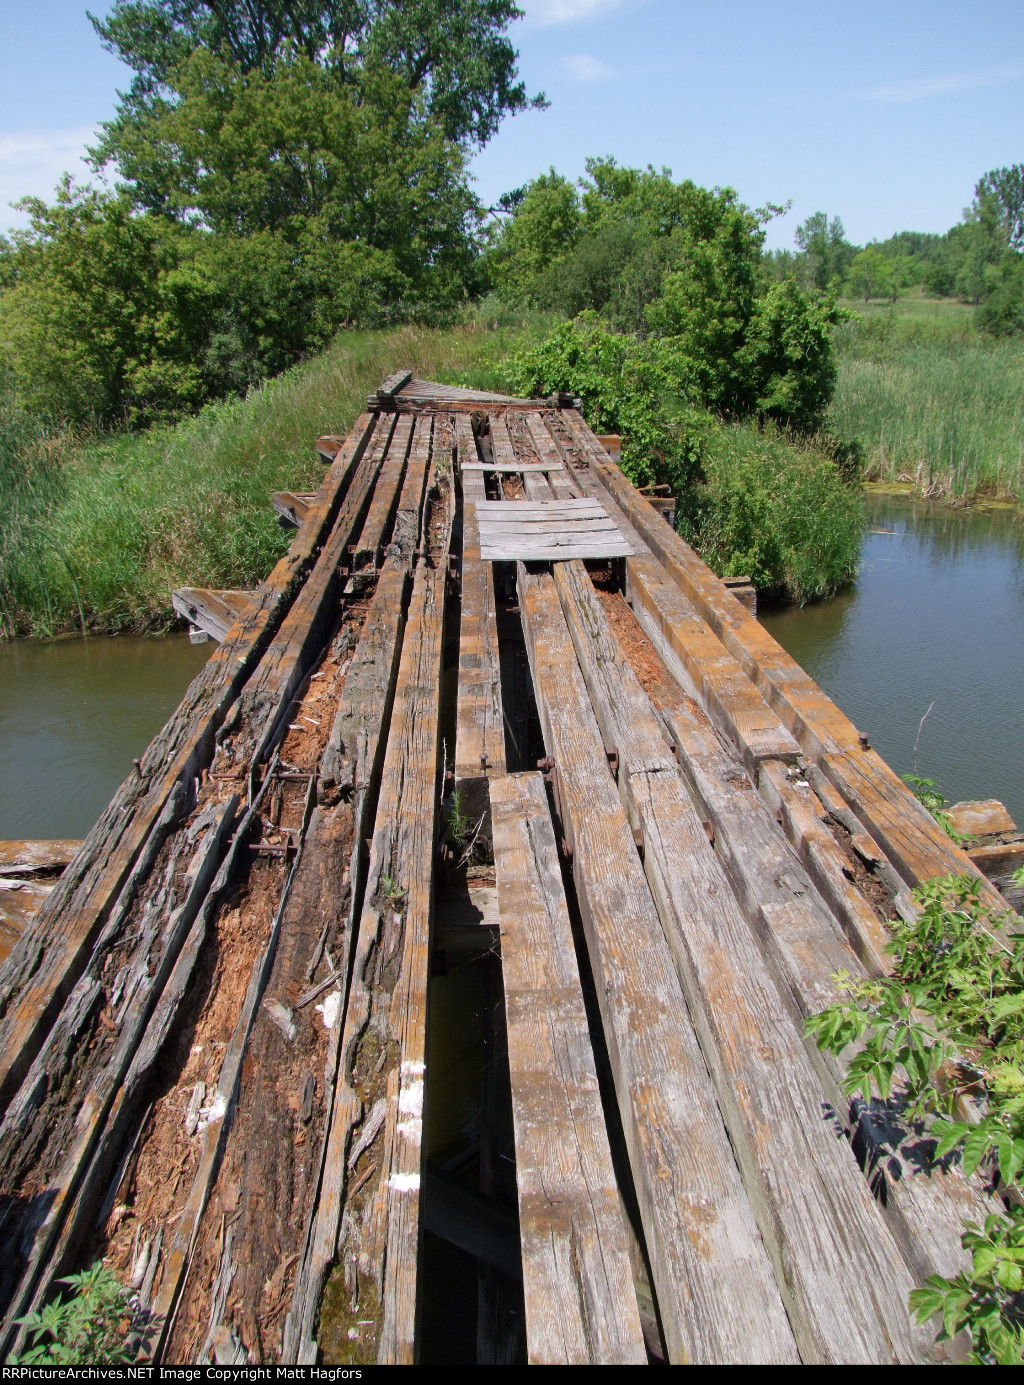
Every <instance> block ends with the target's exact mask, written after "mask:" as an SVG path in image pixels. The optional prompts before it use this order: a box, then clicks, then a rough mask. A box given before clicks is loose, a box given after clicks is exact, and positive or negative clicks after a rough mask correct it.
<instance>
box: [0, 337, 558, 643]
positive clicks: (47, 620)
mask: <svg viewBox="0 0 1024 1385" xmlns="http://www.w3.org/2000/svg"><path fill="white" fill-rule="evenodd" d="M545 326H546V319H543V318H536V319H531V318H525V319H520V318H517V319H516V320H515V321H514V323H511V324H509V323H506V325H499V324H495V323H493V322H484V321H482V320H480V319H474V320H472V321H470V322H468V323H467V324H466V325H464V326H460V327H455V328H449V329H445V330H443V331H442V330H436V329H430V328H422V327H403V328H400V329H396V330H394V331H389V332H343V333H340V334H339V335H338V337H337V338H336V339H335V341H334V342H333V344H332V345H331V347H330V348H329V349H328V350H327V351H325V352H324V353H323V354H322V355H320V356H317V357H315V358H314V359H313V360H310V361H308V362H306V363H304V364H302V365H300V366H297V367H295V368H294V369H292V370H289V371H287V372H286V373H285V374H283V375H281V376H279V377H278V378H276V379H274V380H271V381H269V382H268V383H267V384H265V385H264V386H262V387H261V388H259V389H257V390H253V391H251V392H250V394H249V395H248V397H247V398H245V399H230V400H226V401H224V402H222V403H218V404H213V405H210V406H208V407H207V408H205V409H203V410H202V412H201V413H199V414H198V415H197V416H196V417H195V418H192V419H187V420H185V422H183V423H180V424H178V425H177V426H175V427H167V428H154V429H152V430H150V431H148V432H144V433H127V432H126V433H121V434H108V435H106V436H103V437H100V438H93V439H89V438H84V439H83V438H75V437H73V436H71V435H69V434H61V435H57V436H51V437H44V436H39V435H37V436H36V437H34V438H33V437H32V436H31V422H30V421H28V420H25V419H23V418H19V417H17V416H16V415H15V414H13V413H12V411H10V410H8V411H7V413H6V416H2V415H0V635H2V636H6V637H7V638H10V637H12V636H24V635H31V636H37V637H43V638H52V637H54V636H56V635H59V634H62V633H64V632H66V631H69V630H81V629H88V630H92V631H99V632H104V633H108V634H109V633H119V632H135V633H139V632H142V631H154V630H161V629H167V628H169V627H171V626H172V625H173V624H174V623H175V617H174V615H173V612H172V610H171V604H170V593H171V591H172V589H173V588H174V587H177V586H182V585H189V586H201V587H226V588H242V589H244V588H251V587H256V586H257V585H258V584H259V583H260V582H261V581H262V580H263V578H264V577H265V576H266V574H267V573H268V572H269V571H270V569H271V568H272V567H273V565H274V563H275V562H276V561H277V559H278V558H279V557H280V556H281V554H282V553H283V552H284V551H285V550H286V548H287V546H288V538H287V536H286V535H285V534H284V533H283V532H282V531H281V529H280V528H279V526H278V524H277V520H276V517H275V515H274V513H273V511H272V510H271V507H270V493H271V491H273V490H297V491H303V490H315V489H316V487H317V486H318V485H319V484H320V480H321V478H322V476H323V464H322V462H320V461H319V459H318V457H317V454H316V452H315V451H314V449H313V441H314V439H315V438H316V437H317V436H318V435H319V434H321V433H346V432H347V431H348V429H349V428H350V427H351V426H352V423H353V421H354V420H355V418H356V417H357V415H358V414H359V412H360V411H361V410H362V409H363V408H364V407H365V400H366V395H367V394H368V393H369V392H370V391H371V390H373V389H375V388H376V386H377V385H379V384H380V382H381V380H383V379H384V378H385V377H386V376H388V375H390V374H391V373H392V372H393V371H395V370H397V369H399V368H401V367H402V366H406V365H409V364H410V363H415V365H416V368H417V370H419V371H420V372H421V373H423V374H426V375H428V376H429V377H430V378H433V379H437V380H442V381H446V380H450V379H453V378H454V377H455V376H457V375H458V374H459V373H460V372H464V371H465V370H467V369H470V370H475V371H477V372H482V373H485V374H488V373H493V372H494V371H495V370H496V368H497V365H498V363H499V362H500V361H501V360H502V359H504V357H505V356H507V355H508V353H509V352H510V351H511V350H512V349H513V347H514V346H515V345H518V344H519V343H521V342H523V341H524V340H527V341H528V340H531V339H532V337H533V336H534V335H538V334H540V333H541V332H542V331H543V330H544V328H545ZM5 441H6V447H5Z"/></svg>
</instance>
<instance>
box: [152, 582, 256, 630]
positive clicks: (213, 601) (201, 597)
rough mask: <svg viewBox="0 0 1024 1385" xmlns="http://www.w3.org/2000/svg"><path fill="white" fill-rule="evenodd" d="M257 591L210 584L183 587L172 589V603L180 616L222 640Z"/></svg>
mask: <svg viewBox="0 0 1024 1385" xmlns="http://www.w3.org/2000/svg"><path fill="white" fill-rule="evenodd" d="M253 595H254V593H253V592H245V591H214V590H211V589H210V588H209V587H179V588H178V589H177V590H176V591H173V592H171V605H172V606H173V607H174V609H175V611H176V612H177V614H178V615H179V616H181V617H183V619H185V620H187V621H190V622H191V624H192V625H194V626H196V627H197V629H199V630H202V631H204V632H205V633H206V634H207V635H209V636H210V638H211V639H213V640H216V641H217V642H218V643H219V642H220V641H221V640H222V639H223V638H224V636H225V635H226V634H227V633H228V631H229V630H230V629H231V627H232V625H234V623H235V621H236V620H237V619H238V617H239V616H240V615H241V614H242V612H243V611H244V610H245V608H246V607H247V606H248V604H249V602H250V601H251V600H252V598H253Z"/></svg>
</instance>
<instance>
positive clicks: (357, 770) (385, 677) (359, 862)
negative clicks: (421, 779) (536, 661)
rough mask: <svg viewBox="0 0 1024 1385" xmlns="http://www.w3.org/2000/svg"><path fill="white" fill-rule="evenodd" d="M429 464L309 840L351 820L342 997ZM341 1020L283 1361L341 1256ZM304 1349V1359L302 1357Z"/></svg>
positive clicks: (413, 487)
mask: <svg viewBox="0 0 1024 1385" xmlns="http://www.w3.org/2000/svg"><path fill="white" fill-rule="evenodd" d="M442 426H443V424H442V420H440V419H439V420H435V428H437V429H441V428H442ZM429 460H430V458H429V449H428V448H427V447H426V446H420V447H414V448H413V450H412V453H411V455H410V458H409V465H408V467H407V469H406V474H405V480H404V482H403V485H402V494H401V496H400V498H399V502H398V514H397V516H396V520H395V524H394V528H393V531H392V538H391V543H390V544H389V546H388V556H387V558H386V559H385V562H384V567H383V569H382V571H381V574H380V578H379V580H378V582H377V587H376V590H375V591H374V595H373V600H372V602H371V604H370V609H369V611H368V612H367V615H366V620H365V622H364V624H363V629H362V632H361V634H360V638H359V643H358V644H357V646H356V648H355V651H354V652H353V656H352V665H351V668H350V669H349V672H348V676H347V678H346V680H345V688H344V691H343V693H342V697H341V701H340V703H339V705H338V711H337V715H336V717H335V720H334V724H333V726H332V728H331V732H330V736H329V739H328V743H327V747H326V749H325V751H324V754H323V757H322V759H321V764H320V782H319V789H318V792H319V796H320V803H321V807H320V808H319V809H318V813H319V814H321V815H322V817H319V818H318V817H317V815H314V822H313V824H311V827H310V834H311V837H313V839H314V841H315V836H316V834H317V833H318V832H324V833H326V834H327V836H328V837H331V836H333V837H337V836H338V828H337V826H336V824H337V821H338V820H339V818H340V819H341V820H342V821H346V820H347V821H349V822H350V823H351V829H350V830H351V842H350V854H349V860H348V865H347V875H348V881H349V884H348V890H349V900H348V905H347V909H346V916H345V919H344V928H343V934H342V937H341V939H340V947H339V948H338V951H337V954H336V957H335V964H336V966H337V967H338V969H339V975H340V978H341V979H340V981H339V986H340V989H341V992H342V997H343V999H344V996H345V994H346V992H347V983H348V977H349V972H350V958H351V950H352V948H353V946H354V937H353V934H354V932H355V926H354V925H355V921H356V920H357V919H358V918H359V915H360V912H361V901H362V899H363V894H364V888H365V875H366V864H365V861H364V857H363V845H364V842H365V839H366V837H367V834H368V833H370V832H371V830H372V828H373V812H374V808H375V806H376V798H375V795H376V792H377V786H378V784H379V781H380V776H381V767H382V761H383V758H384V753H385V748H386V746H387V742H388V722H389V719H390V716H391V708H392V702H393V699H394V693H395V683H396V680H397V677H398V666H399V656H400V654H401V651H402V647H403V639H404V633H405V611H406V605H407V598H408V588H409V584H410V573H411V570H412V566H413V562H414V557H415V551H416V546H417V542H418V539H419V534H420V528H421V523H420V515H421V511H422V508H423V502H424V490H425V488H426V482H427V468H428V465H429ZM321 823H322V824H323V825H322V826H321V825H320V824H321ZM344 1015H345V1009H344V1005H343V1004H342V1005H340V1006H339V1014H338V1019H337V1022H336V1024H335V1025H334V1026H333V1028H332V1031H331V1044H330V1048H329V1052H328V1055H327V1059H326V1061H325V1064H324V1068H323V1094H322V1108H323V1111H324V1125H323V1133H322V1136H321V1146H320V1149H319V1152H318V1156H317V1189H318V1199H319V1201H317V1200H316V1199H314V1200H313V1202H311V1204H310V1206H309V1209H308V1212H307V1217H306V1224H305V1227H304V1230H303V1241H302V1244H301V1253H300V1256H299V1262H298V1264H297V1266H296V1271H295V1277H294V1289H293V1295H292V1303H291V1308H290V1310H289V1313H288V1317H287V1319H286V1323H285V1329H284V1339H283V1345H282V1360H284V1361H297V1360H299V1359H311V1358H312V1357H314V1356H315V1354H316V1344H315V1341H314V1340H313V1332H314V1328H315V1325H316V1317H317V1313H318V1311H319V1306H320V1295H321V1292H322V1289H323V1284H324V1279H325V1277H326V1274H327V1271H328V1269H329V1267H330V1264H331V1262H332V1260H333V1258H334V1241H335V1240H336V1237H337V1214H338V1199H339V1197H340V1195H341V1192H342V1187H343V1181H344V1171H343V1168H338V1167H337V1166H336V1164H335V1163H332V1162H331V1159H330V1155H331V1148H329V1147H328V1138H329V1135H330V1130H331V1123H332V1120H333V1115H334V1101H335V1090H336V1082H337V1076H338V1059H339V1052H340V1048H341V1038H342V1028H343V1024H344ZM325 1222H326V1223H329V1225H330V1226H332V1227H333V1228H334V1230H333V1232H329V1233H327V1234H325V1233H324V1225H325ZM332 1237H333V1239H332ZM300 1353H304V1355H302V1356H301V1358H300Z"/></svg>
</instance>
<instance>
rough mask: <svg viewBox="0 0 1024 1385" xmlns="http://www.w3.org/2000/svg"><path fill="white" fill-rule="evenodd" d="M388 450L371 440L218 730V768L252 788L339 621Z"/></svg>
mask: <svg viewBox="0 0 1024 1385" xmlns="http://www.w3.org/2000/svg"><path fill="white" fill-rule="evenodd" d="M384 427H385V429H386V428H387V425H386V424H385V425H384ZM387 451H388V449H387V442H386V441H384V442H382V444H381V445H376V443H375V445H374V446H373V447H371V448H370V449H369V450H368V451H367V453H366V455H365V456H364V457H363V458H362V459H361V461H360V464H359V468H358V470H357V472H356V475H355V476H354V477H353V479H352V482H351V485H350V487H349V489H348V492H347V494H346V496H345V499H344V502H343V503H342V505H341V508H340V509H339V511H338V516H337V519H336V520H335V523H334V527H333V528H332V530H331V532H330V535H329V537H328V538H327V540H326V542H325V543H324V545H323V548H322V549H321V551H320V553H319V555H318V557H317V560H316V562H315V564H314V566H313V569H312V571H311V572H310V573H309V575H308V577H307V579H306V581H305V582H304V583H303V585H302V588H301V590H300V591H299V593H298V595H297V596H296V598H295V600H294V602H293V603H292V605H291V607H290V609H289V611H288V613H287V615H286V616H285V618H284V620H283V621H282V622H281V627H280V629H279V631H278V632H277V635H276V637H275V639H274V640H273V642H272V643H271V645H270V647H269V648H268V650H267V652H266V654H265V655H264V657H263V659H262V660H261V661H260V664H259V666H258V668H257V669H256V670H255V672H254V674H253V676H252V677H251V678H250V679H249V681H248V683H247V684H246V685H245V687H244V688H243V689H242V690H241V692H240V694H239V697H238V701H237V703H236V704H235V707H234V709H233V712H232V716H231V718H230V719H229V721H228V722H227V723H226V725H225V730H227V731H231V732H233V733H234V734H233V735H232V738H231V740H230V742H229V741H228V740H227V739H226V738H225V737H223V736H222V737H221V740H222V742H223V744H222V746H221V752H222V753H221V754H220V755H219V756H218V760H217V767H218V770H219V772H220V773H222V774H235V775H242V774H246V775H248V776H249V780H250V792H251V791H252V785H253V781H254V776H255V774H256V773H257V771H258V767H259V765H260V763H261V761H262V760H263V759H264V757H265V756H266V755H267V753H268V751H269V748H270V746H271V744H272V742H273V741H274V739H275V737H276V736H277V735H278V734H279V733H280V731H281V728H282V724H283V723H284V721H285V719H286V717H287V713H288V708H289V707H290V705H291V703H292V699H293V698H294V697H295V695H296V693H297V692H298V690H299V688H300V686H301V684H302V682H303V679H304V678H305V677H306V675H307V673H308V672H309V670H310V668H311V666H312V663H313V661H314V660H315V659H316V658H317V657H318V655H319V653H320V651H321V650H322V649H323V646H324V644H325V642H326V641H327V640H329V639H330V638H331V635H332V633H333V630H334V629H335V628H336V627H337V625H338V624H339V623H340V619H341V593H342V586H343V582H344V575H343V564H344V561H345V557H346V554H347V553H348V551H349V548H350V545H351V544H352V543H353V542H354V540H355V537H356V535H357V534H358V533H359V531H360V529H361V528H362V525H363V523H364V521H365V518H366V514H367V511H368V510H369V508H370V505H371V503H372V499H373V493H374V489H375V487H376V484H377V480H378V477H379V475H380V471H381V467H382V466H383V465H384V462H385V460H386V457H387ZM236 727H237V728H238V731H237V732H235V728H236Z"/></svg>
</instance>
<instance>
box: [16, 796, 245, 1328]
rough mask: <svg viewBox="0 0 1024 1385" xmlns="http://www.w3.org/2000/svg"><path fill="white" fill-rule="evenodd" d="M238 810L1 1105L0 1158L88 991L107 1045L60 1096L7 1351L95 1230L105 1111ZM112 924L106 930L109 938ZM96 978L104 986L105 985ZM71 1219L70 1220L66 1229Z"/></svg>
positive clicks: (60, 1056)
mask: <svg viewBox="0 0 1024 1385" xmlns="http://www.w3.org/2000/svg"><path fill="white" fill-rule="evenodd" d="M175 797H177V798H179V799H180V798H181V797H183V795H181V793H180V790H179V792H178V794H177V795H175V796H172V799H171V800H170V801H169V803H168V807H167V809H165V813H164V815H163V817H164V825H165V827H170V826H171V825H172V823H173V822H174V821H175V820H176V818H177V816H178V812H179V810H180V806H181V805H180V803H179V804H177V806H175V803H174V799H175ZM237 806H238V797H237V795H231V796H230V797H229V798H228V799H227V800H226V801H225V802H224V803H219V804H214V805H212V806H211V808H210V809H209V810H208V811H206V812H205V813H204V814H202V815H200V817H199V818H197V819H196V822H195V824H194V831H195V834H196V835H199V834H200V833H202V834H203V835H202V840H201V841H200V842H199V844H198V846H197V848H196V851H195V854H194V857H193V860H192V862H191V863H190V869H189V870H188V871H187V872H184V873H183V874H182V876H181V878H180V884H179V887H178V891H177V895H176V894H175V893H174V892H173V891H172V892H171V893H170V895H169V896H166V897H165V898H164V899H163V901H162V904H163V909H162V910H153V911H151V912H150V913H149V915H148V916H147V918H146V919H145V921H144V925H143V927H142V928H141V929H140V930H139V937H138V939H137V945H136V947H135V949H134V955H133V956H130V958H129V965H128V966H127V967H125V968H124V972H123V974H122V985H121V987H120V988H118V990H117V995H118V1000H117V1001H116V1002H114V1001H113V999H112V997H113V995H114V994H115V990H114V986H112V985H111V980H112V979H111V978H103V976H102V968H100V967H98V966H91V967H90V968H89V969H88V970H87V972H86V974H85V976H83V978H82V979H81V980H80V981H79V983H78V986H77V987H76V988H75V992H73V994H72V997H71V999H70V1000H69V1002H68V1005H67V1006H65V1008H64V1011H63V1012H62V1014H61V1016H60V1019H59V1020H58V1023H57V1024H56V1025H55V1026H54V1030H53V1031H52V1032H51V1034H50V1036H49V1037H48V1042H47V1046H46V1047H44V1049H43V1050H42V1051H41V1052H40V1054H39V1055H38V1057H37V1059H36V1061H35V1063H34V1064H33V1067H32V1069H30V1071H29V1074H28V1076H27V1078H26V1081H25V1083H24V1084H23V1086H22V1088H21V1090H20V1091H19V1092H18V1094H17V1097H16V1098H15V1100H14V1101H12V1102H11V1104H10V1106H9V1107H8V1110H7V1112H6V1115H5V1118H4V1122H3V1126H2V1128H0V1149H4V1150H5V1152H9V1151H10V1150H11V1148H12V1146H13V1145H15V1144H16V1143H17V1142H18V1140H19V1137H20V1138H22V1139H23V1138H24V1137H25V1135H26V1134H27V1131H28V1128H29V1125H30V1123H31V1120H32V1117H33V1115H34V1112H35V1108H36V1103H37V1101H38V1092H39V1089H40V1086H41V1085H42V1086H43V1087H44V1088H45V1084H46V1082H47V1081H52V1080H53V1074H54V1073H55V1072H61V1073H62V1075H64V1074H65V1073H66V1071H67V1068H68V1067H69V1066H70V1065H69V1064H68V1061H67V1053H68V1051H69V1050H68V1048H65V1047H64V1046H63V1045H62V1044H61V1043H60V1042H56V1041H55V1036H56V1034H57V1032H58V1031H59V1030H60V1028H61V1026H62V1024H64V1025H66V1026H67V1028H68V1032H69V1033H70V1034H71V1035H72V1043H73V1042H74V1036H76V1035H78V1036H79V1037H80V1033H81V1032H82V1030H83V1029H84V1026H76V1025H75V1024H74V1018H73V1017H74V1014H75V1011H76V996H77V995H79V994H80V993H81V992H82V991H83V989H84V988H86V987H88V988H91V989H92V993H93V994H94V995H95V996H96V998H97V1001H98V1002H99V1003H103V1004H106V1006H107V1008H108V1010H109V1011H110V1014H109V1016H108V1018H109V1021H110V1023H109V1027H106V1028H105V1032H104V1031H101V1032H103V1038H102V1039H100V1040H99V1041H98V1046H99V1045H108V1047H107V1051H106V1053H104V1054H103V1055H102V1061H99V1062H96V1063H95V1064H94V1066H93V1070H92V1072H91V1073H87V1074H86V1075H85V1081H84V1082H82V1083H81V1084H80V1085H79V1086H78V1087H76V1088H75V1089H73V1090H71V1091H69V1092H68V1093H67V1100H68V1105H69V1106H70V1105H71V1101H72V1100H73V1101H74V1105H73V1107H72V1108H71V1114H73V1116H74V1121H73V1124H72V1125H71V1134H70V1138H69V1142H68V1145H67V1147H62V1148H60V1149H59V1151H57V1158H58V1160H59V1162H58V1163H57V1165H56V1167H54V1168H52V1169H51V1170H50V1172H49V1177H48V1193H49V1197H48V1201H47V1207H46V1212H45V1216H44V1217H42V1218H41V1219H40V1220H39V1221H38V1222H37V1223H36V1224H35V1225H33V1226H31V1228H30V1234H29V1235H26V1236H24V1237H23V1238H22V1242H21V1246H20V1250H21V1253H22V1254H23V1255H24V1256H25V1264H24V1266H23V1269H22V1274H21V1276H20V1282H19V1283H18V1286H17V1289H16V1292H15V1294H14V1296H13V1298H12V1300H11V1301H10V1303H9V1304H8V1305H7V1315H6V1319H5V1323H4V1331H5V1333H6V1334H7V1342H8V1344H9V1342H10V1337H11V1333H12V1332H13V1330H14V1328H15V1327H16V1325H17V1323H16V1320H17V1319H18V1318H19V1316H20V1315H22V1314H23V1313H25V1312H26V1311H28V1310H29V1309H30V1308H32V1309H38V1308H39V1307H41V1306H42V1304H43V1302H45V1300H46V1298H47V1296H48V1293H49V1290H50V1287H51V1286H52V1282H53V1279H54V1277H55V1275H57V1274H59V1273H60V1272H61V1265H62V1262H63V1260H64V1256H65V1254H66V1251H67V1247H68V1245H69V1244H70V1243H73V1242H75V1241H76V1239H78V1238H80V1237H81V1235H82V1232H83V1223H84V1224H85V1226H88V1227H89V1229H90V1230H93V1229H94V1227H93V1219H94V1217H95V1212H96V1207H97V1205H98V1203H99V1200H100V1198H101V1196H102V1192H103V1189H104V1188H105V1187H106V1181H107V1180H108V1179H109V1176H110V1167H111V1163H112V1161H113V1159H114V1158H116V1152H117V1150H118V1146H119V1141H120V1135H121V1130H120V1125H119V1122H118V1120H116V1119H113V1120H112V1119H111V1112H112V1111H115V1112H116V1111H117V1109H118V1106H119V1103H120V1106H121V1108H122V1109H123V1098H124V1089H125V1086H126V1084H127V1078H128V1075H129V1073H130V1071H131V1069H132V1068H133V1067H137V1065H138V1060H139V1052H140V1048H141V1047H142V1046H144V1039H145V1036H146V1034H147V1029H148V1026H149V1024H150V1021H151V1018H152V1016H153V1012H154V1009H155V1007H156V1005H157V1003H158V1001H159V1000H160V998H161V995H162V992H163V991H164V989H165V985H166V983H167V980H168V978H169V976H170V975H171V973H172V971H173V969H174V967H175V965H176V964H177V962H178V959H179V955H180V953H181V950H182V948H183V946H184V945H185V942H186V939H187V938H188V936H189V933H190V931H191V929H192V926H193V924H194V922H195V920H196V918H197V915H198V914H199V912H200V910H201V909H202V908H203V907H204V904H205V903H206V901H207V899H208V895H209V892H210V889H211V883H212V882H213V880H214V875H215V873H216V871H217V867H218V865H219V864H220V860H221V855H222V851H223V846H224V842H225V839H226V837H227V836H228V834H229V831H230V828H231V826H232V824H233V822H234V815H235V810H236V808H237ZM111 924H115V925H116V919H112V920H111ZM111 924H108V926H107V930H105V932H108V933H111V934H113V932H114V928H112V927H111ZM104 941H106V939H105V938H104V935H101V938H100V946H98V947H97V952H99V953H100V954H101V956H102V955H105V949H104V948H103V947H102V944H103V943H104ZM97 973H98V974H97ZM103 980H106V982H107V985H106V987H104V985H103ZM84 1032H88V1030H87V1029H84ZM94 1042H95V1041H94ZM47 1049H49V1051H47ZM5 1162H6V1161H5ZM69 1215H70V1223H69V1224H67V1225H66V1224H65V1219H66V1218H68V1217H69ZM0 1349H2V1348H0Z"/></svg>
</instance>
